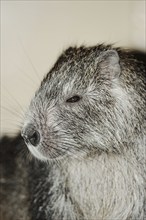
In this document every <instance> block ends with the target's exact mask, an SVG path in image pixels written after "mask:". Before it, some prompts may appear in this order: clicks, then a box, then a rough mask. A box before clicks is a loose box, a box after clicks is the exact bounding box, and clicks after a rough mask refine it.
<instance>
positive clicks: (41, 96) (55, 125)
mask: <svg viewBox="0 0 146 220" xmlns="http://www.w3.org/2000/svg"><path fill="white" fill-rule="evenodd" d="M144 74H145V63H144V62H142V61H139V60H138V59H136V57H134V56H133V55H132V52H130V51H124V50H121V49H118V48H113V47H112V46H104V45H98V46H95V47H87V48H86V47H80V48H69V49H68V50H66V51H65V52H64V53H63V54H62V55H61V56H60V57H59V59H58V61H57V62H56V64H55V65H54V67H53V68H52V69H51V71H50V72H49V73H48V74H47V76H46V77H45V78H44V80H43V81H42V83H41V86H40V88H39V89H38V91H37V92H36V94H35V96H34V98H33V99H32V101H31V103H30V106H29V109H28V112H27V114H26V119H25V122H24V127H23V129H22V136H23V137H24V139H25V141H26V143H27V146H28V148H29V150H30V151H31V153H32V154H33V155H34V156H35V157H36V158H38V159H39V160H40V162H35V163H34V162H31V163H30V165H29V166H28V167H29V168H28V170H29V175H28V176H29V177H28V186H29V193H30V201H31V203H30V210H31V215H32V219H35V220H48V219H49V220H51V219H52V220H98V219H100V220H111V219H112V220H113V219H119V220H135V219H139V220H143V219H144V218H145V217H146V211H145V196H146V195H145V183H146V164H145V159H146V158H145V157H146V155H145V150H146V146H145V107H146V105H145V104H146V99H145V83H146V81H145V75H144ZM41 160H42V162H41Z"/></svg>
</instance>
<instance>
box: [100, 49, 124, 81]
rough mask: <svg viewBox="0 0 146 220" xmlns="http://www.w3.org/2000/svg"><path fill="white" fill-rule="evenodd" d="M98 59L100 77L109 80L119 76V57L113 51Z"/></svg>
mask: <svg viewBox="0 0 146 220" xmlns="http://www.w3.org/2000/svg"><path fill="white" fill-rule="evenodd" d="M98 58H99V60H98V65H99V69H100V75H102V76H104V77H106V78H110V79H113V78H116V77H118V76H119V75H120V64H119V55H118V53H117V52H116V51H115V50H107V51H105V52H103V53H102V54H101V55H100V56H99V57H98Z"/></svg>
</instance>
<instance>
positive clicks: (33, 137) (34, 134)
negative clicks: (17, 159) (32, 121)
mask: <svg viewBox="0 0 146 220" xmlns="http://www.w3.org/2000/svg"><path fill="white" fill-rule="evenodd" d="M22 136H23V138H24V140H25V142H26V143H27V144H28V143H30V144H32V145H33V146H34V147H35V146H37V145H38V144H39V143H40V133H39V132H38V131H35V130H31V131H30V130H29V131H27V132H26V133H23V134H22Z"/></svg>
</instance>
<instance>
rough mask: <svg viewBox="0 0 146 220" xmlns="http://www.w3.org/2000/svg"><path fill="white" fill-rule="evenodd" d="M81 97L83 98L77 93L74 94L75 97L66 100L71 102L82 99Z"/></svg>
mask: <svg viewBox="0 0 146 220" xmlns="http://www.w3.org/2000/svg"><path fill="white" fill-rule="evenodd" d="M80 99H81V97H80V96H78V95H75V96H73V97H71V98H69V99H67V100H66V102H71V103H73V102H78V101H80Z"/></svg>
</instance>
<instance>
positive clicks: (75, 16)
mask: <svg viewBox="0 0 146 220" xmlns="http://www.w3.org/2000/svg"><path fill="white" fill-rule="evenodd" d="M102 42H105V43H115V45H116V46H123V47H132V48H137V49H141V50H145V49H146V47H145V1H142V0H140V1H133V0H130V1H1V133H2V134H4V133H7V134H15V133H16V132H17V131H18V130H19V124H20V123H21V122H23V112H25V110H26V108H27V106H28V104H29V101H30V99H31V97H32V96H33V95H34V92H35V90H36V88H38V86H39V84H40V81H41V79H42V78H43V76H44V75H45V74H46V73H47V72H48V71H49V69H50V68H51V66H52V65H53V63H54V62H55V60H56V59H57V57H58V55H59V54H60V53H61V52H62V50H63V49H65V48H67V46H69V45H81V44H85V45H94V44H97V43H102Z"/></svg>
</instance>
